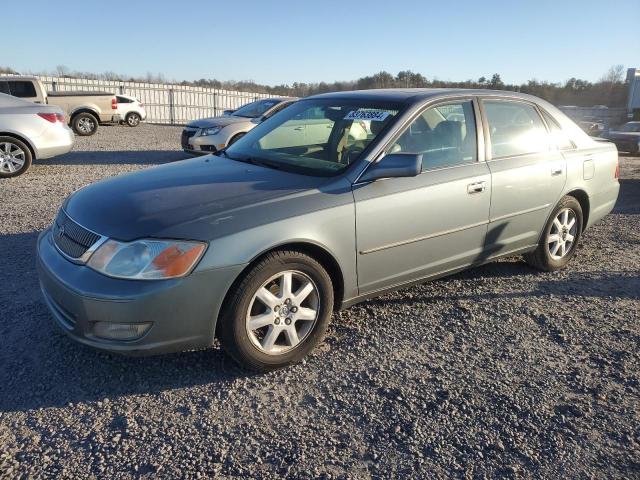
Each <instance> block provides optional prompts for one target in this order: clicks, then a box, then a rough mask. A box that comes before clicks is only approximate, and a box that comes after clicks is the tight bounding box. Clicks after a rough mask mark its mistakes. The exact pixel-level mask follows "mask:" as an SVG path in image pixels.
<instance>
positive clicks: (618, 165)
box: [613, 158, 620, 178]
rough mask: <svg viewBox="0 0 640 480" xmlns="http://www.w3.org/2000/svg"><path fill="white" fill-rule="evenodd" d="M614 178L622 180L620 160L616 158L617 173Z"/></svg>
mask: <svg viewBox="0 0 640 480" xmlns="http://www.w3.org/2000/svg"><path fill="white" fill-rule="evenodd" d="M613 178H620V159H619V158H616V172H615V173H614V174H613Z"/></svg>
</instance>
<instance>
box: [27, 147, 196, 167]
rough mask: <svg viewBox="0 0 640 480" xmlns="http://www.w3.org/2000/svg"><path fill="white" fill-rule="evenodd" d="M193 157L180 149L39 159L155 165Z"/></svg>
mask: <svg viewBox="0 0 640 480" xmlns="http://www.w3.org/2000/svg"><path fill="white" fill-rule="evenodd" d="M190 158H193V156H191V155H188V154H186V153H184V152H182V151H179V150H139V151H131V150H129V151H101V152H90V151H78V152H69V153H67V154H65V155H60V156H59V157H54V158H49V159H46V160H41V161H38V163H41V164H42V165H117V164H123V165H154V164H161V163H167V162H175V161H176V160H187V159H190Z"/></svg>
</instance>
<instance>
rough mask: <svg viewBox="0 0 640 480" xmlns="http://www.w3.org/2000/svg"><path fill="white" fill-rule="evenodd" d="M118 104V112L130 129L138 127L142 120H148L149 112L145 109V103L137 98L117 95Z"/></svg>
mask: <svg viewBox="0 0 640 480" xmlns="http://www.w3.org/2000/svg"><path fill="white" fill-rule="evenodd" d="M116 100H117V102H118V109H117V112H118V114H120V118H122V119H123V121H124V123H126V124H127V125H129V126H130V127H137V126H138V125H140V122H141V121H142V120H145V119H146V118H147V111H146V110H145V109H144V103H142V102H141V101H140V100H138V99H137V98H135V97H130V96H129V95H116Z"/></svg>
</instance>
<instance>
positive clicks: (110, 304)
mask: <svg viewBox="0 0 640 480" xmlns="http://www.w3.org/2000/svg"><path fill="white" fill-rule="evenodd" d="M50 232H51V230H50V229H47V230H45V231H44V232H42V233H41V234H40V236H39V237H38V242H37V258H38V260H37V263H38V265H37V266H38V276H39V278H40V286H41V289H42V293H43V296H44V299H45V302H46V304H47V306H48V307H49V310H50V312H51V314H52V316H53V318H54V320H55V321H56V323H57V324H58V326H59V327H60V328H61V329H62V330H63V331H64V332H65V333H66V334H67V335H69V336H70V337H71V338H73V339H74V340H76V341H78V342H80V343H83V344H85V345H89V346H91V347H95V348H99V349H101V350H107V351H111V352H118V353H126V354H138V355H150V354H159V353H167V352H175V351H182V350H191V349H196V348H203V347H207V346H209V345H211V344H212V342H213V338H214V333H215V327H216V320H217V318H218V313H219V311H220V308H221V306H222V302H223V300H224V297H225V295H226V293H227V291H228V289H229V287H230V286H231V284H232V283H233V281H234V280H235V278H236V277H237V275H238V274H239V273H240V272H241V271H242V268H243V266H242V265H236V266H232V267H227V268H220V269H212V270H205V271H201V272H197V271H196V272H194V273H192V274H191V275H189V276H187V277H184V278H179V279H170V280H161V281H136V280H122V279H115V278H110V277H107V276H105V275H102V274H100V273H98V272H95V271H94V270H92V269H90V268H89V267H86V266H83V265H77V264H74V263H72V262H70V261H68V260H66V259H65V258H64V257H63V256H62V255H61V254H60V253H59V252H58V251H57V249H56V248H55V246H54V245H53V243H52V240H51V233H50ZM96 322H113V323H147V322H151V324H152V325H151V327H150V328H149V330H148V331H147V332H146V333H145V334H144V335H143V336H142V337H141V338H138V339H135V340H107V339H102V338H99V337H97V336H95V335H94V328H95V324H96Z"/></svg>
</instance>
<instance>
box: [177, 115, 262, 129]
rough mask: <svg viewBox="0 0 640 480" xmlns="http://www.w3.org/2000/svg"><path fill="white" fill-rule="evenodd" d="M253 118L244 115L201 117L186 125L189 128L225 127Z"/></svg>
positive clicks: (247, 121) (246, 121)
mask: <svg viewBox="0 0 640 480" xmlns="http://www.w3.org/2000/svg"><path fill="white" fill-rule="evenodd" d="M252 120H255V119H254V118H245V117H232V116H229V117H212V118H201V119H200V120H194V121H193V122H191V123H189V124H187V127H191V128H210V127H226V126H227V125H231V124H234V123H251V121H252Z"/></svg>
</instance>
